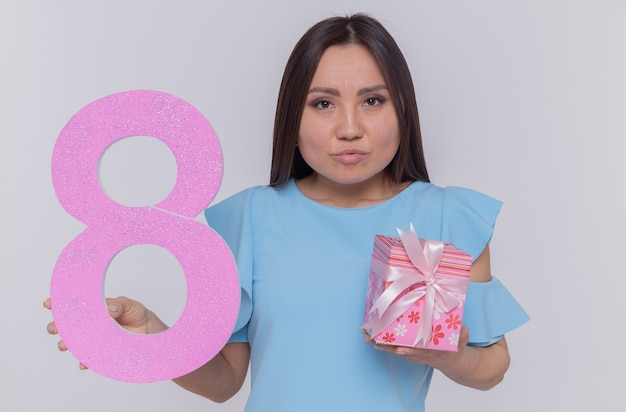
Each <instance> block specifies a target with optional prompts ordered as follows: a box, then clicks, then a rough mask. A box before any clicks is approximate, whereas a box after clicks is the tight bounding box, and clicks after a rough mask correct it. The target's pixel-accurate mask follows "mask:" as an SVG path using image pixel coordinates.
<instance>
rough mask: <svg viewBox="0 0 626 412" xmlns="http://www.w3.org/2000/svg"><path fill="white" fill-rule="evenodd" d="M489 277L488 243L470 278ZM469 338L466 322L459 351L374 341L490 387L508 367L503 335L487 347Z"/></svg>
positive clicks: (467, 382) (449, 374) (464, 380)
mask: <svg viewBox="0 0 626 412" xmlns="http://www.w3.org/2000/svg"><path fill="white" fill-rule="evenodd" d="M490 279H491V269H490V258H489V246H488V245H487V246H486V247H485V249H484V250H483V252H482V253H481V254H480V256H479V257H478V258H477V259H476V260H475V261H474V263H473V264H472V268H471V270H470V280H471V281H472V282H487V281H489V280H490ZM468 341H469V331H468V330H467V327H465V325H463V327H462V329H461V334H460V338H459V350H458V351H457V352H445V351H437V350H430V349H421V348H408V347H400V346H398V347H394V346H389V345H375V347H376V348H377V349H381V350H385V351H387V352H391V353H394V354H396V355H399V356H403V357H404V358H406V359H407V360H408V361H410V362H416V363H422V364H426V365H430V366H433V367H434V368H436V369H439V370H440V371H441V372H442V373H443V374H444V375H446V376H447V377H448V378H450V379H452V380H453V381H455V382H457V383H459V384H461V385H465V386H469V387H472V388H475V389H481V390H488V389H491V388H492V387H494V386H495V385H497V384H498V383H500V382H501V381H502V379H503V378H504V373H505V372H506V370H507V369H508V367H509V351H508V347H507V344H506V341H505V340H504V339H501V340H500V341H498V342H496V343H494V344H492V345H489V346H486V347H478V346H467V343H468Z"/></svg>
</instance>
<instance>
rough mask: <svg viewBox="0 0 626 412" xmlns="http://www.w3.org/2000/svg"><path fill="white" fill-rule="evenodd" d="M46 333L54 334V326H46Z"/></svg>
mask: <svg viewBox="0 0 626 412" xmlns="http://www.w3.org/2000/svg"><path fill="white" fill-rule="evenodd" d="M48 333H54V326H52V325H49V326H48Z"/></svg>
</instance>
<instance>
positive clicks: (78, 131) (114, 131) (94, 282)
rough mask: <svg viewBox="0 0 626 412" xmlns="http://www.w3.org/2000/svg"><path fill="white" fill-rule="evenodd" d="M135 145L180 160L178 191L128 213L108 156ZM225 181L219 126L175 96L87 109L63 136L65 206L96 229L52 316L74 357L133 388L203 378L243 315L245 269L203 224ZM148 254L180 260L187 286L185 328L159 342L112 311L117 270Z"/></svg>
mask: <svg viewBox="0 0 626 412" xmlns="http://www.w3.org/2000/svg"><path fill="white" fill-rule="evenodd" d="M130 136H151V137H154V138H157V139H159V140H161V141H162V142H163V143H165V144H166V145H167V146H168V147H169V148H170V150H171V151H172V153H173V154H174V157H175V159H176V162H177V178H176V184H175V185H174V188H173V189H172V192H171V193H170V194H169V195H168V196H167V197H166V198H165V199H164V200H163V201H162V202H160V203H158V204H157V205H155V206H154V207H149V206H142V207H129V206H123V205H120V204H118V203H116V202H114V201H113V200H112V199H110V198H109V197H108V196H107V195H106V193H104V191H103V190H102V188H101V185H100V182H99V178H98V167H99V162H100V159H101V158H102V154H103V153H104V151H105V150H106V149H107V148H108V147H109V146H110V145H111V144H113V143H115V142H116V141H118V140H120V139H123V138H126V137H130ZM221 176H222V155H221V150H220V146H219V141H218V140H217V137H216V135H215V133H214V131H213V129H212V127H211V125H210V124H209V122H208V121H207V120H206V119H205V118H204V116H202V114H201V113H200V112H199V111H198V110H196V109H195V108H194V107H193V106H191V105H190V104H189V103H187V102H185V101H184V100H181V99H179V98H177V97H175V96H172V95H170V94H166V93H162V92H157V91H147V90H134V91H129V92H122V93H117V94H113V95H110V96H107V97H104V98H102V99H99V100H96V101H95V102H92V103H90V104H88V105H87V106H85V107H83V108H82V109H81V110H80V111H78V112H77V113H76V114H75V115H74V116H73V117H72V118H71V119H70V120H69V121H68V123H67V125H66V126H65V127H64V128H63V130H62V131H61V133H60V135H59V137H58V139H57V142H56V144H55V147H54V151H53V156H52V182H53V186H54V189H55V193H56V195H57V198H58V200H59V202H60V204H61V206H63V208H64V209H65V210H66V211H67V212H68V213H69V214H71V215H72V216H74V217H75V218H76V219H77V220H79V221H81V222H82V223H84V224H86V225H87V228H86V229H85V230H84V231H83V232H82V233H80V234H79V235H78V236H77V237H76V238H74V239H73V240H72V241H71V242H70V243H69V244H68V245H67V246H66V247H65V249H64V250H63V251H62V253H61V254H60V256H59V258H58V260H57V263H56V265H55V267H54V271H53V275H52V281H51V288H50V289H51V290H50V297H51V299H52V316H53V318H54V321H55V323H56V325H57V329H58V331H59V335H60V336H61V338H62V339H63V341H64V342H65V344H66V346H67V348H68V350H69V351H70V352H71V353H72V354H73V355H74V356H75V357H76V358H77V359H78V360H79V361H81V362H82V363H83V364H85V365H86V366H87V367H89V368H90V369H91V370H93V371H95V372H97V373H99V374H102V375H104V376H107V377H109V378H112V379H116V380H121V381H126V382H154V381H159V380H167V379H172V378H176V377H178V376H182V375H184V374H186V373H188V372H191V371H193V370H195V369H197V368H198V367H199V366H201V365H203V364H204V363H206V362H207V361H209V360H210V359H211V358H213V357H214V356H215V355H216V354H217V353H218V352H219V351H220V350H221V348H222V347H223V346H224V344H225V343H226V341H227V340H228V338H229V337H230V334H231V332H232V330H233V327H234V325H235V321H236V318H237V312H238V307H239V296H240V295H239V285H238V279H237V269H236V265H235V262H234V260H233V257H232V254H231V252H230V250H229V249H228V246H227V245H226V244H225V242H224V241H223V239H222V238H221V237H220V236H219V235H218V234H217V233H216V232H215V231H214V230H213V229H211V228H210V227H208V226H206V225H203V224H201V223H199V222H197V221H195V220H193V217H194V216H196V215H197V214H199V213H200V212H201V211H202V210H203V209H204V208H205V207H206V206H207V205H208V204H209V203H210V202H211V200H212V199H213V197H214V196H215V194H216V193H217V190H218V188H219V185H220V181H221ZM139 244H150V245H156V246H161V247H163V248H164V249H166V250H168V251H169V252H171V253H172V254H173V255H174V256H175V257H176V258H177V259H178V261H179V263H180V265H181V266H182V268H183V270H184V273H185V279H186V281H187V299H186V304H185V308H184V310H183V312H182V314H181V316H180V318H179V320H178V321H177V322H176V323H175V324H174V325H172V326H171V327H170V328H169V329H168V330H167V331H165V332H162V333H158V334H152V335H136V334H132V333H129V332H128V331H126V330H123V329H122V328H121V327H120V326H119V325H117V323H116V322H114V321H113V320H112V319H111V318H110V317H109V315H108V313H107V310H106V307H105V304H104V296H103V282H104V275H105V272H106V268H107V266H108V264H109V262H110V261H111V260H112V259H113V257H114V256H115V255H116V254H117V253H119V252H120V251H121V250H123V249H124V248H127V247H129V246H132V245H139ZM163 293H164V294H166V293H167V292H166V291H164V292H163Z"/></svg>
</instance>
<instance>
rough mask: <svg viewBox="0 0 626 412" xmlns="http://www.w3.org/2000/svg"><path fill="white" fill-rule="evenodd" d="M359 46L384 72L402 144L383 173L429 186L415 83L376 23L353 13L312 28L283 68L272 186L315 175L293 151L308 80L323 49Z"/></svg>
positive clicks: (276, 124) (402, 57)
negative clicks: (425, 183)
mask: <svg viewBox="0 0 626 412" xmlns="http://www.w3.org/2000/svg"><path fill="white" fill-rule="evenodd" d="M346 44H358V45H361V46H364V47H365V48H366V49H367V50H369V52H370V53H371V54H372V56H373V57H374V59H375V60H376V62H377V63H378V66H379V67H380V70H381V71H382V73H383V76H384V78H385V81H386V82H387V86H388V87H389V92H390V95H391V100H392V101H393V105H394V108H395V111H396V115H397V117H398V123H399V128H400V146H399V148H398V152H397V153H396V155H395V157H394V158H393V160H392V161H391V162H390V163H389V165H388V166H387V168H386V171H387V173H388V175H389V177H390V178H391V179H392V181H394V182H396V183H401V182H406V181H410V182H413V181H416V180H420V181H425V182H428V181H429V178H428V172H427V170H426V160H425V159H424V151H423V148H422V135H421V132H420V125H419V116H418V113H417V102H416V101H415V90H414V88H413V80H412V79H411V73H410V72H409V68H408V65H407V64H406V60H405V59H404V56H403V55H402V52H401V51H400V49H399V47H398V45H397V44H396V42H395V40H394V39H393V37H391V35H390V34H389V32H388V31H387V30H386V29H385V28H384V27H383V25H382V24H380V22H378V20H376V19H374V18H372V17H370V16H367V15H364V14H355V15H352V16H346V17H331V18H328V19H325V20H322V21H320V22H319V23H317V24H315V25H314V26H313V27H311V28H310V29H309V30H308V31H307V32H306V33H305V34H304V36H302V38H301V39H300V40H299V41H298V43H297V44H296V46H295V47H294V49H293V51H292V52H291V56H290V57H289V60H288V61H287V65H286V66H285V72H284V74H283V79H282V83H281V85H280V91H279V94H278V103H277V106H276V118H275V120H274V141H273V148H272V168H271V172H270V186H273V187H280V186H283V185H284V184H285V183H287V181H289V179H290V178H292V177H293V178H296V179H300V178H303V177H306V176H308V175H310V174H311V173H313V169H311V167H310V166H309V165H308V164H307V163H306V162H305V161H304V159H303V158H302V155H301V154H300V151H299V150H298V148H297V147H296V143H297V141H298V133H299V130H300V120H301V118H302V111H303V110H304V104H305V101H306V97H307V94H308V90H309V87H310V85H311V81H312V80H313V76H314V75H315V71H316V70H317V66H318V64H319V61H320V59H321V57H322V54H323V53H324V51H326V49H327V48H329V47H331V46H337V45H346Z"/></svg>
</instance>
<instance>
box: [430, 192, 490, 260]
mask: <svg viewBox="0 0 626 412" xmlns="http://www.w3.org/2000/svg"><path fill="white" fill-rule="evenodd" d="M444 190H445V193H444V201H443V202H444V203H443V211H442V222H441V240H442V241H444V242H447V243H452V244H453V245H454V246H456V247H457V248H458V249H460V250H462V251H464V252H465V253H467V254H469V255H471V256H472V259H473V260H475V259H476V258H477V257H478V256H479V255H480V253H481V252H482V251H483V249H484V248H485V246H486V245H487V243H489V241H490V240H491V235H492V234H493V226H494V224H495V222H496V218H497V217H498V214H499V213H500V208H501V207H502V202H500V201H499V200H496V199H494V198H492V197H489V196H487V195H484V194H482V193H480V192H476V191H474V190H471V189H465V188H461V187H447V188H445V189H444Z"/></svg>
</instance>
